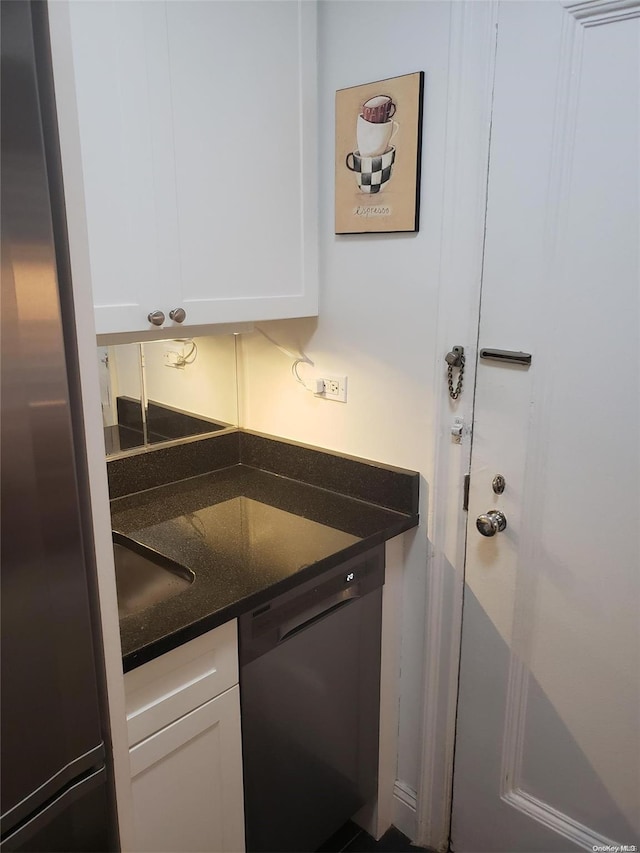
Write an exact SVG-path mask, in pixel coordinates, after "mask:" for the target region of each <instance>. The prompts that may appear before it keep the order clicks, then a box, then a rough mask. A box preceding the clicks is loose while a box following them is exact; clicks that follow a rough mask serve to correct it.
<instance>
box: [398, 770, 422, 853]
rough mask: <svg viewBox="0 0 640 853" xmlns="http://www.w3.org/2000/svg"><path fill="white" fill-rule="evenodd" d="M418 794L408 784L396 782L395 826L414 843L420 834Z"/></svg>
mask: <svg viewBox="0 0 640 853" xmlns="http://www.w3.org/2000/svg"><path fill="white" fill-rule="evenodd" d="M417 800H418V795H417V793H416V792H415V791H414V790H413V788H411V787H410V786H409V785H407V784H406V782H401V781H399V780H396V783H395V784H394V786H393V818H392V822H393V825H394V826H395V827H396V828H397V829H399V830H400V832H402V833H404V835H406V836H407V837H408V838H410V839H411V841H414V840H415V838H416V835H417V832H418V821H417V816H416V803H417Z"/></svg>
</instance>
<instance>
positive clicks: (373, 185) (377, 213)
mask: <svg viewBox="0 0 640 853" xmlns="http://www.w3.org/2000/svg"><path fill="white" fill-rule="evenodd" d="M423 91H424V72H423V71H417V72H416V73H415V74H404V75H403V76H401V77H390V78H389V79H387V80H379V81H377V82H375V83H365V84H364V85H362V86H352V87H351V88H349V89H339V90H338V91H337V92H336V165H335V168H336V178H335V180H336V212H335V228H336V234H363V233H375V232H392V231H417V230H418V228H419V213H420V204H419V202H420V149H421V143H422V100H423Z"/></svg>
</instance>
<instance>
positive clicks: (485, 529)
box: [476, 509, 507, 536]
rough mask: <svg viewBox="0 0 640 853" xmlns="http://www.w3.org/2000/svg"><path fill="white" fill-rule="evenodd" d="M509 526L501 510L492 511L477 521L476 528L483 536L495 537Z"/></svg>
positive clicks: (480, 516)
mask: <svg viewBox="0 0 640 853" xmlns="http://www.w3.org/2000/svg"><path fill="white" fill-rule="evenodd" d="M506 526H507V518H506V516H505V514H504V513H503V512H500V510H499V509H490V510H489V511H488V512H487V513H486V514H485V515H479V516H478V518H477V519H476V527H477V528H478V530H479V531H480V533H482V535H483V536H495V535H496V533H502V531H503V530H504V529H505V528H506Z"/></svg>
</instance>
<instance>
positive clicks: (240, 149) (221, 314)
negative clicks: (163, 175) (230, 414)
mask: <svg viewBox="0 0 640 853" xmlns="http://www.w3.org/2000/svg"><path fill="white" fill-rule="evenodd" d="M167 27H168V41H169V55H170V80H171V82H170V85H171V102H172V110H173V144H174V146H175V162H176V169H175V180H176V203H177V210H178V227H179V234H180V278H179V282H178V281H177V282H176V290H177V289H178V285H179V288H180V291H181V292H180V297H181V301H180V305H181V306H182V307H183V308H185V310H186V312H187V323H197V322H205V323H220V322H223V323H226V322H234V321H250V320H261V319H275V318H283V317H300V316H307V315H310V314H316V313H317V256H316V251H317V250H316V240H317V213H316V207H317V182H318V162H317V154H316V147H317V143H316V135H317V132H316V8H315V3H310V2H305V0H298V2H291V0H270V2H268V3H265V2H262V0H253V2H243V3H238V2H237V0H227V2H216V3H201V2H181V3H168V4H167Z"/></svg>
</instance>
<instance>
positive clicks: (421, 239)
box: [242, 0, 450, 791]
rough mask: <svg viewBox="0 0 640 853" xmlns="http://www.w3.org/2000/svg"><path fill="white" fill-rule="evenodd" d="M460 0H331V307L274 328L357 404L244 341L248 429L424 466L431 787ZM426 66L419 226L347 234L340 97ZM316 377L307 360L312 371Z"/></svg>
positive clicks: (410, 670) (420, 663)
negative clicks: (433, 574) (435, 570)
mask: <svg viewBox="0 0 640 853" xmlns="http://www.w3.org/2000/svg"><path fill="white" fill-rule="evenodd" d="M449 16H450V9H449V4H447V3H438V2H429V3H418V2H406V3H405V2H397V0H394V1H393V2H373V3H362V2H345V0H342V1H341V2H321V3H320V9H319V56H320V92H319V97H320V122H319V127H320V167H319V177H320V181H319V198H320V264H321V278H320V314H319V318H318V320H317V321H316V320H300V321H295V320H293V321H283V322H281V323H275V322H274V323H268V324H267V323H265V324H263V326H264V328H265V331H267V332H268V333H269V335H270V336H271V337H273V338H275V339H276V340H278V342H279V343H281V344H282V345H283V346H285V347H287V348H288V349H297V348H304V351H305V352H306V353H307V354H308V356H309V357H310V358H311V359H312V360H313V361H314V363H315V368H316V370H317V371H318V373H321V372H322V371H333V372H335V373H339V374H346V375H348V378H349V387H348V402H347V403H346V404H342V403H336V402H330V401H326V400H321V399H318V398H315V397H314V396H313V395H312V394H311V393H309V392H307V391H305V390H304V389H303V388H302V387H301V386H300V385H298V384H296V383H295V381H294V380H293V379H292V377H291V374H290V371H289V368H290V360H289V359H287V357H286V356H284V355H283V354H282V353H281V352H280V351H278V350H277V349H276V348H275V347H274V346H273V345H272V344H270V343H269V342H268V341H267V340H266V339H265V338H264V337H262V336H261V335H260V334H258V333H254V334H252V335H250V336H244V335H243V337H242V347H243V393H242V398H243V407H242V422H243V425H244V426H246V427H248V428H250V429H256V430H260V431H264V432H268V433H272V434H275V435H281V436H285V437H288V438H292V439H296V440H299V441H303V442H307V443H310V444H315V445H319V446H322V447H328V448H331V449H335V450H339V451H343V452H347V453H351V454H354V455H356V456H362V457H366V458H370V459H375V460H378V461H381V462H385V463H389V464H393V465H399V466H402V467H406V468H411V469H414V470H418V471H419V472H420V473H421V506H420V511H421V519H422V521H421V525H420V527H419V529H418V530H417V532H415V533H414V534H413V535H409V536H407V537H406V555H405V571H404V609H403V641H402V651H401V676H400V723H399V726H400V729H399V734H400V737H399V754H398V770H397V775H398V779H399V780H401V781H402V782H404V783H405V784H406V785H407V786H408V787H409V788H410V789H412V790H413V791H416V790H417V789H418V787H419V773H420V767H419V761H420V727H421V715H422V675H423V667H424V656H423V649H424V618H425V595H426V570H427V518H428V514H429V484H430V483H432V481H433V476H434V449H435V433H434V414H435V409H436V407H435V394H434V391H435V388H434V383H435V382H436V381H437V382H438V383H440V382H443V381H444V380H443V379H442V377H439V378H438V379H436V377H435V375H434V374H435V370H434V366H435V343H436V323H437V316H438V283H439V263H440V240H441V199H442V192H443V161H444V156H445V129H446V109H447V104H446V98H447V76H448V30H449ZM420 70H424V71H425V72H426V78H425V100H424V136H423V153H422V186H421V224H420V232H419V233H417V234H386V235H358V236H339V237H337V236H335V235H334V233H333V232H334V225H333V152H334V120H333V116H334V94H335V90H336V89H339V88H343V87H346V86H352V85H357V84H360V83H366V82H369V81H372V80H378V79H382V78H385V77H393V76H396V75H400V74H407V73H410V72H413V71H420ZM313 373H314V371H313V369H311V368H310V367H308V366H306V365H302V366H301V368H300V374H301V375H302V376H303V377H305V378H306V377H309V378H310V377H311V376H312V375H313Z"/></svg>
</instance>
